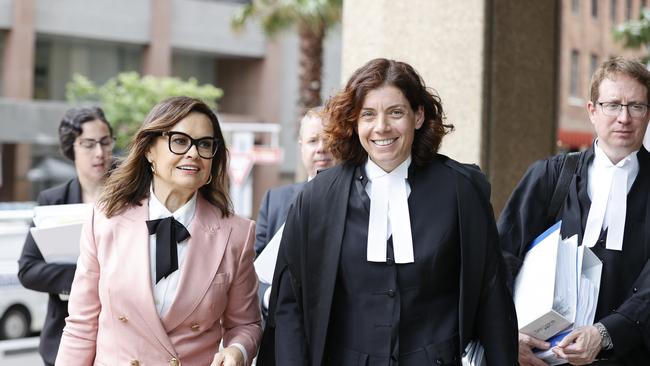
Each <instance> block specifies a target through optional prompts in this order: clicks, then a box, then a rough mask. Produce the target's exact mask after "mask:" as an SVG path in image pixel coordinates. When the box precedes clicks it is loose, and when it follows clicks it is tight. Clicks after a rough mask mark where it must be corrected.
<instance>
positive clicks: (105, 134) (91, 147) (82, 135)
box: [5, 107, 115, 365]
mask: <svg viewBox="0 0 650 366" xmlns="http://www.w3.org/2000/svg"><path fill="white" fill-rule="evenodd" d="M114 141H115V140H114V139H113V130H112V129H111V125H110V124H109V123H108V121H106V117H104V112H103V111H102V110H101V109H100V108H97V107H93V108H74V109H70V110H69V111H68V112H67V113H66V114H65V116H64V117H63V119H62V120H61V123H60V124H59V146H60V148H61V151H62V153H63V155H64V156H65V157H66V158H68V159H70V160H72V161H73V162H74V167H75V170H76V172H77V176H76V177H75V178H73V179H71V180H69V181H67V182H65V183H63V184H61V185H58V186H56V187H53V188H49V189H46V190H44V191H42V192H41V193H40V194H39V195H38V199H37V201H38V204H39V205H63V204H70V203H91V202H95V201H96V200H97V198H98V197H99V194H100V192H101V190H102V187H103V185H104V180H105V179H106V175H107V173H108V170H109V169H110V167H111V163H112V151H113V145H114ZM75 268H76V265H75V264H60V263H46V262H45V260H44V259H43V255H42V254H41V252H40V250H39V249H38V247H37V246H36V243H35V242H34V238H33V237H32V234H30V233H28V234H27V238H26V239H25V245H24V246H23V251H22V254H21V255H20V259H19V260H18V279H19V280H20V282H21V283H22V284H23V286H25V287H26V288H28V289H30V290H35V291H41V292H47V293H49V294H50V299H49V301H48V305H47V316H46V318H45V324H43V329H42V330H41V340H40V343H39V346H38V350H39V353H40V354H41V357H42V358H43V362H44V363H45V365H54V360H55V358H56V351H57V350H58V349H59V342H60V341H61V332H62V331H63V326H64V325H65V317H66V316H68V302H67V301H66V300H64V299H65V298H66V297H67V295H68V294H69V293H70V287H71V286H72V278H73V277H74V272H75ZM5 335H6V334H5Z"/></svg>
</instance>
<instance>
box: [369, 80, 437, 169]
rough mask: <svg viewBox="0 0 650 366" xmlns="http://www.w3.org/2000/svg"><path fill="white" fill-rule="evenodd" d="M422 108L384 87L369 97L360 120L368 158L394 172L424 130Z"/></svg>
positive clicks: (371, 93)
mask: <svg viewBox="0 0 650 366" xmlns="http://www.w3.org/2000/svg"><path fill="white" fill-rule="evenodd" d="M423 122H424V113H423V111H422V108H418V110H417V111H414V110H413V109H412V108H411V104H410V103H409V102H408V100H407V99H406V97H404V94H403V93H402V91H401V90H400V89H398V88H396V87H394V86H392V85H384V86H382V87H379V88H377V89H373V90H371V91H369V92H368V94H366V97H365V98H364V100H363V105H362V107H361V112H360V114H359V119H358V121H357V132H358V134H359V141H360V142H361V146H363V148H364V150H366V152H367V153H368V157H369V158H370V159H372V161H373V162H374V163H375V164H377V165H379V166H380V167H381V168H382V169H383V170H384V171H386V172H391V171H392V170H393V169H395V168H396V167H397V166H399V165H400V164H401V163H402V162H404V160H406V158H408V156H409V154H410V153H411V147H412V146H413V139H414V136H415V130H417V129H419V128H420V127H422V123H423Z"/></svg>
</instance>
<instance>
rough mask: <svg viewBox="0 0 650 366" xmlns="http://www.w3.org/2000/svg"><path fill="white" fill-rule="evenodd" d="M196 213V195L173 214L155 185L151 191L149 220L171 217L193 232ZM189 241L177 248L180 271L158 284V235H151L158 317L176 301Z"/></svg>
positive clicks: (151, 257) (151, 265) (150, 254)
mask: <svg viewBox="0 0 650 366" xmlns="http://www.w3.org/2000/svg"><path fill="white" fill-rule="evenodd" d="M195 211H196V193H195V194H194V195H193V196H192V198H190V200H189V201H187V203H185V204H184V205H183V207H181V208H179V209H178V210H176V211H175V212H174V213H171V212H169V210H168V209H167V207H165V205H163V204H162V203H161V202H160V201H159V200H158V198H157V197H156V195H155V194H154V193H153V185H152V187H151V188H150V189H149V220H156V219H164V218H166V217H169V216H174V219H175V220H176V221H178V222H180V223H181V224H183V226H185V228H186V229H187V231H188V232H191V231H192V230H191V225H192V221H193V219H194V212H195ZM188 241H189V238H188V239H185V240H183V241H182V242H179V243H178V245H177V246H176V249H177V251H178V252H177V253H178V269H177V270H176V271H174V272H173V273H171V274H170V275H169V276H167V277H165V278H162V279H161V280H160V281H158V283H156V234H155V233H154V234H151V235H149V258H150V267H151V285H152V288H153V299H154V303H155V304H156V310H157V311H158V316H160V317H161V318H162V317H163V315H165V313H167V311H168V310H169V307H170V306H171V304H172V302H173V301H174V296H175V295H176V290H177V288H178V280H179V278H180V276H181V268H183V263H184V262H185V255H186V253H187V242H188Z"/></svg>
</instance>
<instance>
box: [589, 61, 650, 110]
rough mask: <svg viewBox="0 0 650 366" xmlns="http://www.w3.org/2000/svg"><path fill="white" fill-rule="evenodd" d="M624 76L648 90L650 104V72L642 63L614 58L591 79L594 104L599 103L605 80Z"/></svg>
mask: <svg viewBox="0 0 650 366" xmlns="http://www.w3.org/2000/svg"><path fill="white" fill-rule="evenodd" d="M619 73H620V74H624V75H627V76H629V77H631V78H632V79H634V80H636V81H638V82H639V83H641V85H643V86H645V90H646V103H648V104H650V95H649V94H650V93H649V92H650V71H648V68H647V67H646V66H645V65H644V64H642V63H641V62H639V61H637V60H634V59H630V58H625V57H620V56H619V57H614V58H611V59H609V60H607V61H605V62H603V63H602V64H600V66H599V67H598V69H596V71H595V72H594V74H593V76H592V77H591V86H590V97H591V101H592V102H593V103H596V102H598V98H599V97H600V95H599V90H598V89H599V88H600V83H602V82H603V80H605V78H612V77H614V76H615V75H616V74H619Z"/></svg>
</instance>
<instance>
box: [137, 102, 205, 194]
mask: <svg viewBox="0 0 650 366" xmlns="http://www.w3.org/2000/svg"><path fill="white" fill-rule="evenodd" d="M169 131H174V132H183V133H185V134H187V135H189V136H190V137H191V138H193V139H200V138H202V137H213V136H214V130H213V128H212V123H211V122H210V119H209V118H208V117H207V116H205V115H204V114H202V113H198V112H192V113H190V114H189V115H187V117H185V118H183V119H181V120H180V121H179V122H178V123H177V124H175V125H174V126H173V127H172V128H171V129H170V130H169ZM172 143H173V141H172ZM147 160H148V161H149V162H150V163H151V164H152V166H153V167H154V169H155V172H154V174H153V189H154V193H155V194H156V197H158V199H159V200H160V201H161V202H162V203H163V204H165V205H167V202H168V201H169V200H170V199H171V200H173V201H174V203H177V202H179V201H180V203H184V202H187V201H188V200H189V199H190V198H191V196H192V195H193V194H194V192H196V191H197V190H198V189H199V188H201V186H203V185H204V184H206V183H207V182H208V180H209V179H210V174H211V172H210V169H211V165H212V159H204V158H202V157H200V156H199V154H198V152H197V147H196V146H195V145H192V146H191V147H190V149H189V150H188V151H187V152H186V153H184V154H182V155H177V154H174V153H172V152H171V151H170V150H169V137H167V136H161V137H158V138H157V139H156V140H155V142H154V143H153V145H152V146H151V147H150V148H149V151H148V152H147Z"/></svg>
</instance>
